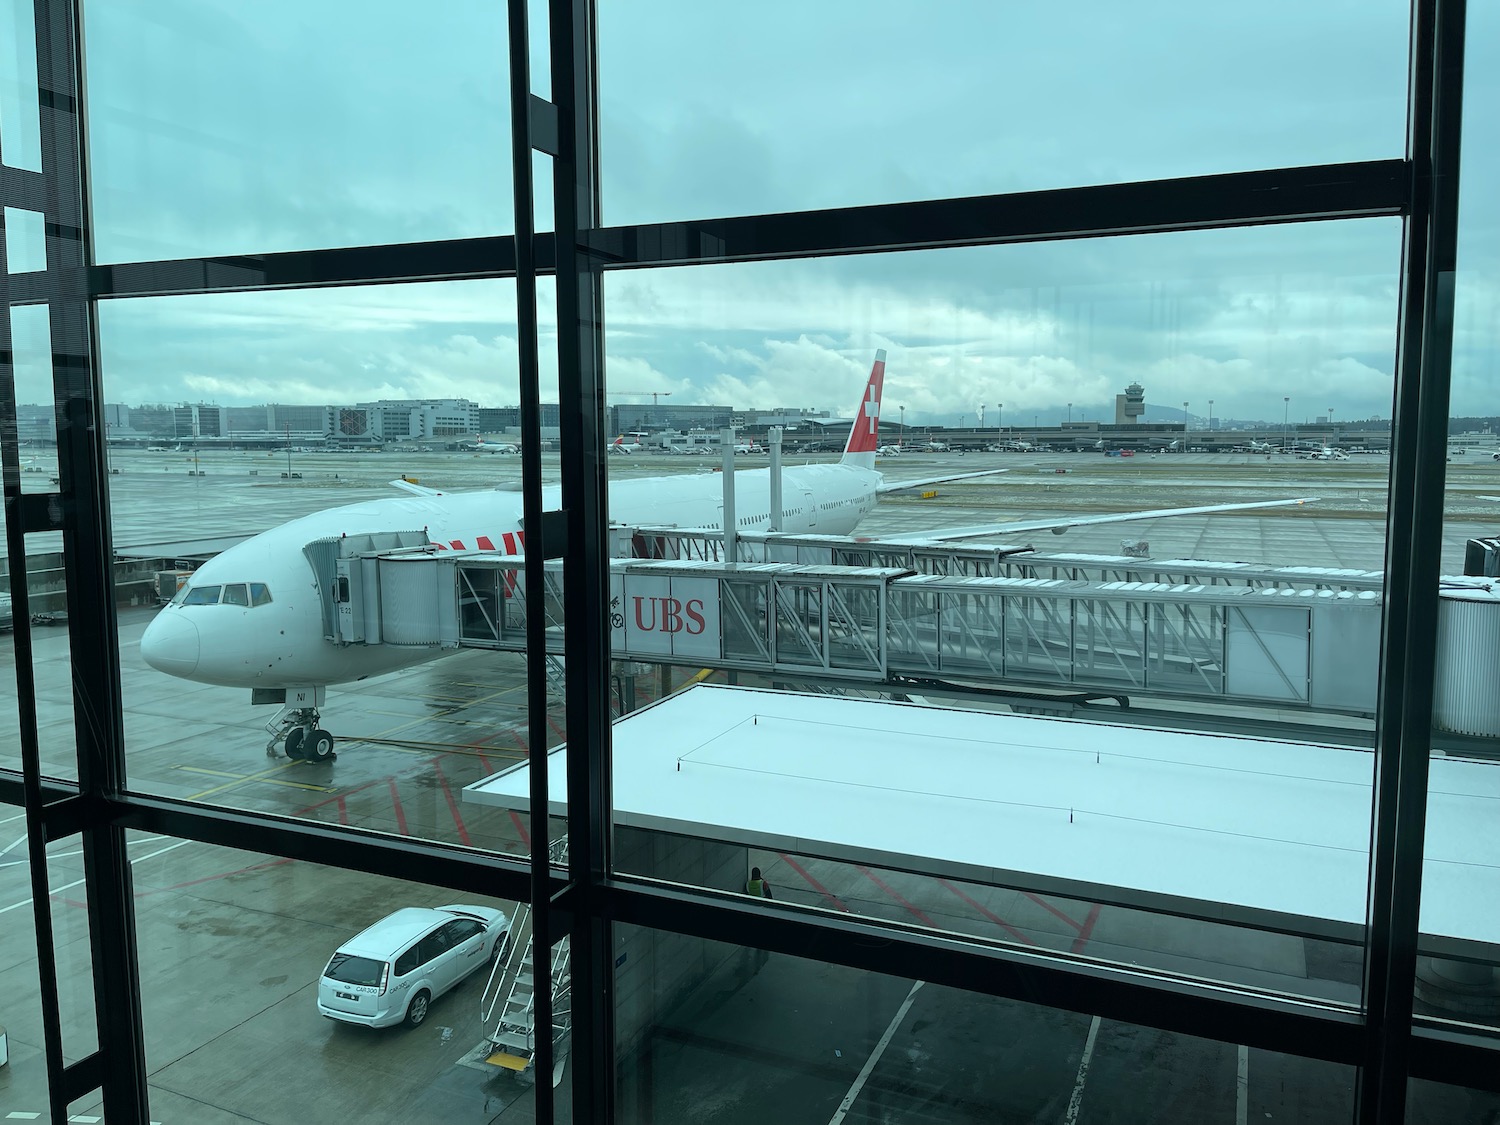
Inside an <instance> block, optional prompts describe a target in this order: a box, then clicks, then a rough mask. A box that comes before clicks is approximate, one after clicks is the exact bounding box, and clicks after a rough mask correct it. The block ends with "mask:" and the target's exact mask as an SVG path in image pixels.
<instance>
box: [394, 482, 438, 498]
mask: <svg viewBox="0 0 1500 1125" xmlns="http://www.w3.org/2000/svg"><path fill="white" fill-rule="evenodd" d="M390 486H391V487H392V488H399V489H400V490H401V491H402V492H410V493H411V494H412V495H413V496H441V495H442V492H441V491H440V490H439V489H436V488H428V487H426V486H425V485H421V484H412V482H411V481H409V480H393V481H391V482H390Z"/></svg>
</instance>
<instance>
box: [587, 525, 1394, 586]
mask: <svg viewBox="0 0 1500 1125" xmlns="http://www.w3.org/2000/svg"><path fill="white" fill-rule="evenodd" d="M615 534H616V536H617V538H616V541H615V543H614V544H613V546H614V551H613V552H612V553H613V554H614V555H616V556H617V557H626V558H644V559H658V560H670V561H681V562H691V561H698V562H723V561H724V558H725V553H724V538H723V536H722V535H720V534H718V533H715V532H705V531H684V530H682V529H679V528H628V529H624V528H622V529H616V531H615ZM735 561H737V562H745V563H763V562H783V563H805V564H808V565H813V566H820V565H821V566H864V567H869V566H876V567H899V568H901V569H904V570H910V571H914V572H916V573H918V574H933V575H947V576H950V577H956V578H959V577H962V578H1062V579H1071V580H1074V581H1083V582H1160V583H1167V584H1170V585H1195V586H1249V587H1252V588H1255V589H1277V590H1281V589H1291V590H1337V591H1344V590H1351V591H1364V590H1373V591H1377V592H1378V591H1379V590H1380V589H1381V588H1382V585H1383V582H1384V575H1383V574H1382V573H1381V572H1380V571H1378V570H1358V569H1354V568H1348V567H1317V566H1278V567H1272V566H1263V565H1260V564H1256V563H1237V562H1211V561H1207V560H1204V559H1153V558H1148V557H1142V556H1140V555H1096V554H1075V553H1069V552H1049V551H1040V550H1037V549H1036V548H1035V547H1032V546H1029V545H1017V544H1009V545H1006V544H991V543H976V542H972V541H966V542H959V543H939V542H935V541H931V540H928V541H923V540H922V539H921V538H920V537H918V536H895V537H892V538H890V539H874V538H856V537H853V536H846V535H811V534H804V535H784V534H777V533H769V534H768V533H753V532H752V533H748V534H740V535H738V536H737V537H736V540H735Z"/></svg>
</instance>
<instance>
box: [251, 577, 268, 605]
mask: <svg viewBox="0 0 1500 1125" xmlns="http://www.w3.org/2000/svg"><path fill="white" fill-rule="evenodd" d="M250 604H251V605H270V604H271V589H270V587H269V586H267V585H266V584H265V583H264V582H252V583H250Z"/></svg>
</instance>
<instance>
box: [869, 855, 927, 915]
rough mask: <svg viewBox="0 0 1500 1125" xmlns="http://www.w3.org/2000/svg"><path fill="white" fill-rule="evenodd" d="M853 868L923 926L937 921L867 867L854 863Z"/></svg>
mask: <svg viewBox="0 0 1500 1125" xmlns="http://www.w3.org/2000/svg"><path fill="white" fill-rule="evenodd" d="M855 869H856V870H858V871H859V872H860V874H862V875H863V876H864V877H865V878H866V879H868V880H870V882H872V883H874V884H875V885H876V886H877V887H879V888H880V889H881V890H883V891H884V892H885V893H886V894H888V895H890V896H891V897H892V898H893V899H895V900H896V901H897V902H899V903H900V904H901V905H902V906H904V907H906V909H907V910H908V911H910V913H911V916H912V917H913V918H915V919H916V920H917V921H919V922H921V923H922V924H923V925H924V926H936V925H937V923H936V922H934V921H933V920H932V919H931V918H929V917H927V915H925V914H923V913H922V911H921V910H919V909H918V908H917V907H915V906H913V905H912V904H911V903H909V902H907V901H906V899H904V898H902V897H901V895H900V893H899V892H898V891H897V890H896V889H895V888H894V887H892V886H891V885H890V884H889V883H887V882H886V881H885V880H884V879H882V878H881V877H880V876H879V875H877V874H875V872H873V871H871V870H870V869H869V868H868V867H861V866H860V865H859V864H855Z"/></svg>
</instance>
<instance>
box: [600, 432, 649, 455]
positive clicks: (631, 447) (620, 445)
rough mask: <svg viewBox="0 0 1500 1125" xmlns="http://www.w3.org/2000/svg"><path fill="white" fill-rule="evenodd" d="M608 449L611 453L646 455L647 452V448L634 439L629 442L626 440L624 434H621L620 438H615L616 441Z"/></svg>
mask: <svg viewBox="0 0 1500 1125" xmlns="http://www.w3.org/2000/svg"><path fill="white" fill-rule="evenodd" d="M607 448H608V449H609V451H610V452H611V453H624V454H631V453H644V452H645V451H646V447H645V446H644V445H642V444H641V443H640V442H638V441H636V440H635V439H634V438H632V439H631V440H630V441H628V442H627V441H626V440H625V435H624V434H621V435H620V436H619V437H617V438H615V440H614V441H613V442H612V443H611V444H610V445H609V446H608V447H607Z"/></svg>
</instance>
